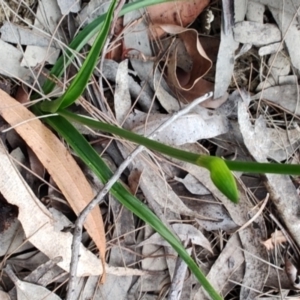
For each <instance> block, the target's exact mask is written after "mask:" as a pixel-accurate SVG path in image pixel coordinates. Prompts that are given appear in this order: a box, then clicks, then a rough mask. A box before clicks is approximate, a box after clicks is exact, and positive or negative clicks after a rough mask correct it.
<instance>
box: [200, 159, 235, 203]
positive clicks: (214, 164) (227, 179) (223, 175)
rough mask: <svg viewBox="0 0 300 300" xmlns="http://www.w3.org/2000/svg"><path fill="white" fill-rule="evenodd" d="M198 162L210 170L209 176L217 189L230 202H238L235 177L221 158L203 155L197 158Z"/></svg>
mask: <svg viewBox="0 0 300 300" xmlns="http://www.w3.org/2000/svg"><path fill="white" fill-rule="evenodd" d="M198 164H199V165H200V166H202V167H205V168H206V169H208V170H209V171H210V178H211V180H212V182H213V183H214V185H215V186H216V187H217V188H218V189H219V191H221V192H222V193H223V194H224V195H225V196H226V197H227V198H228V199H230V200H231V201H232V202H234V203H238V201H239V195H238V189H237V186H236V181H235V178H234V177H233V175H232V173H231V171H230V170H229V168H228V167H227V165H226V163H225V162H224V160H223V159H221V158H219V157H215V156H204V155H203V156H201V157H200V158H199V159H198Z"/></svg>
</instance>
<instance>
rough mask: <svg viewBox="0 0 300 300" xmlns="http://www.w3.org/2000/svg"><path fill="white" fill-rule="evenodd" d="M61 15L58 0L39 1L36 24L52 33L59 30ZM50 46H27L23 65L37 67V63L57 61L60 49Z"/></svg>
mask: <svg viewBox="0 0 300 300" xmlns="http://www.w3.org/2000/svg"><path fill="white" fill-rule="evenodd" d="M61 17H62V15H61V13H60V10H59V7H58V5H57V1H56V0H41V1H39V2H38V9H37V12H36V18H35V21H34V26H35V27H37V28H39V29H41V30H45V28H47V29H48V30H49V31H50V33H51V34H52V33H54V32H56V31H57V26H58V23H59V21H60V19H61ZM34 30H37V29H33V31H34ZM37 31H38V30H37ZM49 46H50V45H49ZM49 46H48V47H39V46H27V47H26V50H25V52H24V54H23V59H22V61H21V66H25V67H29V66H30V67H35V66H36V65H37V64H39V63H44V62H45V61H47V62H49V63H50V64H54V63H55V62H56V61H57V58H58V56H59V53H60V49H56V48H54V47H52V46H50V47H49Z"/></svg>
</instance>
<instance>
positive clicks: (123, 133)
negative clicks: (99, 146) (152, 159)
mask: <svg viewBox="0 0 300 300" xmlns="http://www.w3.org/2000/svg"><path fill="white" fill-rule="evenodd" d="M58 114H59V115H61V116H63V117H65V118H66V119H68V120H71V121H75V122H78V123H81V124H85V125H87V126H89V127H91V128H95V129H98V130H101V131H104V132H107V133H111V134H115V135H117V136H119V137H122V138H124V139H126V140H129V141H131V142H134V143H137V144H139V145H143V146H145V147H147V148H149V149H151V150H154V151H157V152H160V153H163V154H166V155H169V156H172V157H174V158H177V159H179V160H184V161H186V162H189V163H192V164H198V163H197V162H198V159H199V154H196V153H190V152H188V151H184V150H180V149H176V148H173V147H170V146H167V145H164V144H162V143H159V142H156V141H153V140H151V139H148V138H146V137H144V136H141V135H139V134H136V133H133V132H131V131H128V130H126V129H122V128H119V127H117V126H114V125H110V124H107V123H103V122H100V121H96V120H93V119H91V118H87V117H83V116H79V115H76V114H74V113H72V112H70V111H68V110H65V109H62V110H59V111H58ZM201 166H203V167H206V166H204V165H202V164H201Z"/></svg>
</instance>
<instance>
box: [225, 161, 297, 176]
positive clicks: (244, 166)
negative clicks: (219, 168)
mask: <svg viewBox="0 0 300 300" xmlns="http://www.w3.org/2000/svg"><path fill="white" fill-rule="evenodd" d="M225 163H226V165H227V167H228V168H229V169H230V170H232V171H240V172H247V173H260V174H265V173H272V174H285V175H300V165H290V164H279V163H256V162H243V161H232V160H225Z"/></svg>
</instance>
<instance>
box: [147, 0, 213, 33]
mask: <svg viewBox="0 0 300 300" xmlns="http://www.w3.org/2000/svg"><path fill="white" fill-rule="evenodd" d="M209 2H210V1H209V0H186V1H170V2H166V3H161V4H157V5H153V6H149V7H148V8H147V12H148V16H149V18H150V20H151V23H152V24H173V25H179V26H182V27H186V26H187V25H189V24H191V23H192V22H194V21H195V19H196V18H197V17H198V16H199V14H200V13H201V12H202V11H203V10H204V9H205V8H206V7H207V6H208V4H209ZM155 31H156V34H155V37H156V38H157V37H159V36H161V35H162V34H163V33H164V32H163V31H162V30H160V29H159V28H156V30H155Z"/></svg>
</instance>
